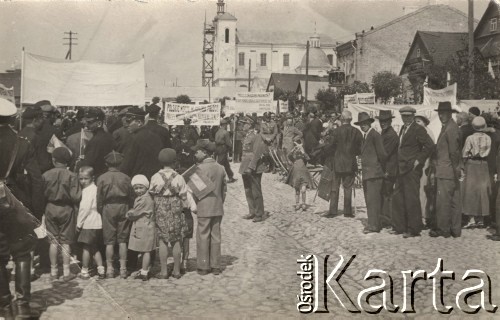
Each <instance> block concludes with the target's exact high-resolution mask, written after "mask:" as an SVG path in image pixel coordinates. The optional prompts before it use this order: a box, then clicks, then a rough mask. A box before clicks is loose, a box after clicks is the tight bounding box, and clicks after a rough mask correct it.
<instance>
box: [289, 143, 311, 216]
mask: <svg viewBox="0 0 500 320" xmlns="http://www.w3.org/2000/svg"><path fill="white" fill-rule="evenodd" d="M288 158H289V159H290V160H291V161H292V162H293V166H292V169H291V170H290V173H289V175H288V180H287V184H289V185H291V186H292V187H294V188H295V210H300V208H302V210H303V211H306V210H307V205H306V190H307V188H312V187H313V182H312V177H311V173H310V172H309V171H308V170H307V167H306V163H307V161H308V160H309V156H308V155H307V153H305V151H304V147H303V146H302V141H301V140H300V139H298V140H297V141H296V142H295V147H294V148H293V149H292V151H290V153H289V154H288ZM300 198H302V203H300Z"/></svg>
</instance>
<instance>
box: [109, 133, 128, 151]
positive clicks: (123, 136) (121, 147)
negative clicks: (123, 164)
mask: <svg viewBox="0 0 500 320" xmlns="http://www.w3.org/2000/svg"><path fill="white" fill-rule="evenodd" d="M113 139H114V140H115V146H116V151H118V152H120V153H123V152H125V149H127V145H128V144H129V143H130V140H131V138H130V132H128V130H127V128H125V127H120V128H118V129H117V130H115V131H113Z"/></svg>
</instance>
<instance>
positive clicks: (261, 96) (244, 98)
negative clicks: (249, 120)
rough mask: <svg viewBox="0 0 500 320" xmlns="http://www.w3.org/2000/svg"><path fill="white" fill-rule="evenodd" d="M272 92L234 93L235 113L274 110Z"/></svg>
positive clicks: (259, 113)
mask: <svg viewBox="0 0 500 320" xmlns="http://www.w3.org/2000/svg"><path fill="white" fill-rule="evenodd" d="M273 94H274V93H273V92H238V93H237V95H236V105H235V112H236V113H240V112H242V113H247V114H248V113H257V114H258V115H262V114H263V113H264V112H276V102H274V101H273Z"/></svg>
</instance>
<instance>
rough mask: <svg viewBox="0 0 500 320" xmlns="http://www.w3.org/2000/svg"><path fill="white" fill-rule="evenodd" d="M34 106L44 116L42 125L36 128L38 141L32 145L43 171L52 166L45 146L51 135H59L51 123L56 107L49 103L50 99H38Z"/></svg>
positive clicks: (50, 157)
mask: <svg viewBox="0 0 500 320" xmlns="http://www.w3.org/2000/svg"><path fill="white" fill-rule="evenodd" d="M34 107H35V108H40V109H41V110H42V115H43V118H44V120H43V124H42V126H41V127H40V128H39V129H38V130H37V136H38V143H37V144H36V146H34V147H35V148H36V149H35V153H36V156H37V161H38V165H39V166H40V170H41V171H42V173H43V172H45V171H47V170H49V169H51V168H52V167H53V164H52V156H51V154H50V153H49V152H47V146H48V144H49V141H50V139H51V138H52V136H53V135H56V136H59V130H57V128H56V127H54V125H53V123H54V116H53V114H54V112H55V110H56V108H55V107H53V106H52V105H51V104H50V101H47V100H42V101H38V102H37V103H35V106H34Z"/></svg>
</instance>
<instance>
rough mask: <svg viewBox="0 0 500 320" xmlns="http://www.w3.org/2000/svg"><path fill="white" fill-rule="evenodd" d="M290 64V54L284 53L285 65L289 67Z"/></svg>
mask: <svg viewBox="0 0 500 320" xmlns="http://www.w3.org/2000/svg"><path fill="white" fill-rule="evenodd" d="M289 66H290V54H288V53H285V54H283V67H289Z"/></svg>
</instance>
